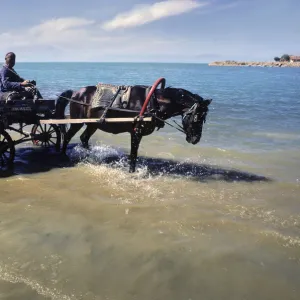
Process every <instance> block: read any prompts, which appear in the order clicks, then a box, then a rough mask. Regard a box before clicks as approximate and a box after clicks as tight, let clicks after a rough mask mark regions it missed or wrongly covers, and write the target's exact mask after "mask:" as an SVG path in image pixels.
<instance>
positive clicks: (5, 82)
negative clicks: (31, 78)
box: [0, 68, 21, 91]
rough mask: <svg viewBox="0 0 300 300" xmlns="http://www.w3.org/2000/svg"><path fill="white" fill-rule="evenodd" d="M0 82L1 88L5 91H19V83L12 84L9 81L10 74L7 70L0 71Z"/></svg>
mask: <svg viewBox="0 0 300 300" xmlns="http://www.w3.org/2000/svg"><path fill="white" fill-rule="evenodd" d="M0 80H1V82H2V86H3V88H4V89H6V90H7V91H9V90H15V91H19V90H21V82H13V81H10V74H9V70H8V69H7V68H2V69H1V71H0Z"/></svg>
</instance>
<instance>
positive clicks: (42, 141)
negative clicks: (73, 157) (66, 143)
mask: <svg viewBox="0 0 300 300" xmlns="http://www.w3.org/2000/svg"><path fill="white" fill-rule="evenodd" d="M31 136H32V143H33V144H34V145H36V146H41V147H45V148H48V147H50V146H54V147H55V150H56V151H60V143H61V133H60V130H59V127H58V126H57V125H54V124H53V125H52V124H44V125H41V124H39V125H34V126H33V127H32V130H31Z"/></svg>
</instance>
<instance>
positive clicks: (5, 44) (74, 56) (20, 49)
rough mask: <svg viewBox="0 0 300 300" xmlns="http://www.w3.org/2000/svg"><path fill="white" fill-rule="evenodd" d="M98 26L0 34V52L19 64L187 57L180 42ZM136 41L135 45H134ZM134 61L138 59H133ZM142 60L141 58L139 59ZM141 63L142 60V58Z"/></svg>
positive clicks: (58, 22) (81, 22)
mask: <svg viewBox="0 0 300 300" xmlns="http://www.w3.org/2000/svg"><path fill="white" fill-rule="evenodd" d="M99 26H100V24H98V23H97V22H95V21H92V20H86V19H79V18H59V19H52V20H46V21H44V22H42V23H40V24H37V25H35V26H33V27H30V28H24V29H16V30H14V31H10V32H6V33H1V32H0V52H3V53H5V52H8V51H14V52H16V54H17V57H18V60H19V61H49V60H50V61H53V60H55V61H97V60H98V61H101V60H111V59H114V60H126V57H128V58H129V59H132V60H135V59H136V58H137V57H141V53H143V57H146V60H147V59H148V56H151V57H153V60H155V57H163V56H166V55H169V53H170V51H171V50H172V52H173V53H174V55H181V53H182V51H183V52H184V53H188V54H190V53H191V50H189V46H188V41H187V40H185V39H182V38H179V39H178V38H172V37H166V36H164V32H162V33H161V34H156V35H155V36H154V35H151V34H150V35H149V34H147V35H146V36H145V35H138V36H137V33H134V32H128V33H126V34H124V33H115V34H113V35H112V34H110V33H107V32H105V31H104V30H101V29H99ZM137 41H138V42H137ZM137 59H138V58H137ZM140 59H141V60H143V58H140ZM144 60H145V58H144Z"/></svg>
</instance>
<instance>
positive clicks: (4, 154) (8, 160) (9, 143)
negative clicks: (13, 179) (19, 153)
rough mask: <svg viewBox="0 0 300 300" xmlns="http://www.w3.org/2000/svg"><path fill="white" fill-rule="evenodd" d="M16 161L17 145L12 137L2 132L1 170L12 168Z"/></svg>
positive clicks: (0, 132)
mask: <svg viewBox="0 0 300 300" xmlns="http://www.w3.org/2000/svg"><path fill="white" fill-rule="evenodd" d="M14 159H15V145H14V142H13V140H12V138H11V137H10V135H9V134H8V133H7V132H6V131H5V130H3V131H0V170H4V169H6V168H8V167H10V166H11V165H12V164H13V162H14Z"/></svg>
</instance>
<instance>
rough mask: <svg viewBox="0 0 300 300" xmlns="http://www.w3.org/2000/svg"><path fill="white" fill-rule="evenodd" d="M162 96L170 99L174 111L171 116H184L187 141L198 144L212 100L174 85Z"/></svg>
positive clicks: (164, 91) (183, 125)
mask: <svg viewBox="0 0 300 300" xmlns="http://www.w3.org/2000/svg"><path fill="white" fill-rule="evenodd" d="M162 96H163V98H165V99H169V100H170V105H171V106H172V109H171V111H172V113H171V115H170V116H169V117H172V116H177V115H181V116H182V129H183V131H184V133H185V134H186V141H187V142H188V143H191V144H193V145H195V144H197V143H198V142H199V141H200V139H201V136H202V129H203V124H204V123H205V121H206V115H207V113H208V106H209V105H210V103H211V101H212V100H211V99H203V98H202V97H201V96H199V95H197V94H193V93H191V92H189V91H187V90H185V89H181V88H173V87H167V88H165V89H164V90H163V93H162ZM169 109H170V107H169Z"/></svg>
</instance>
